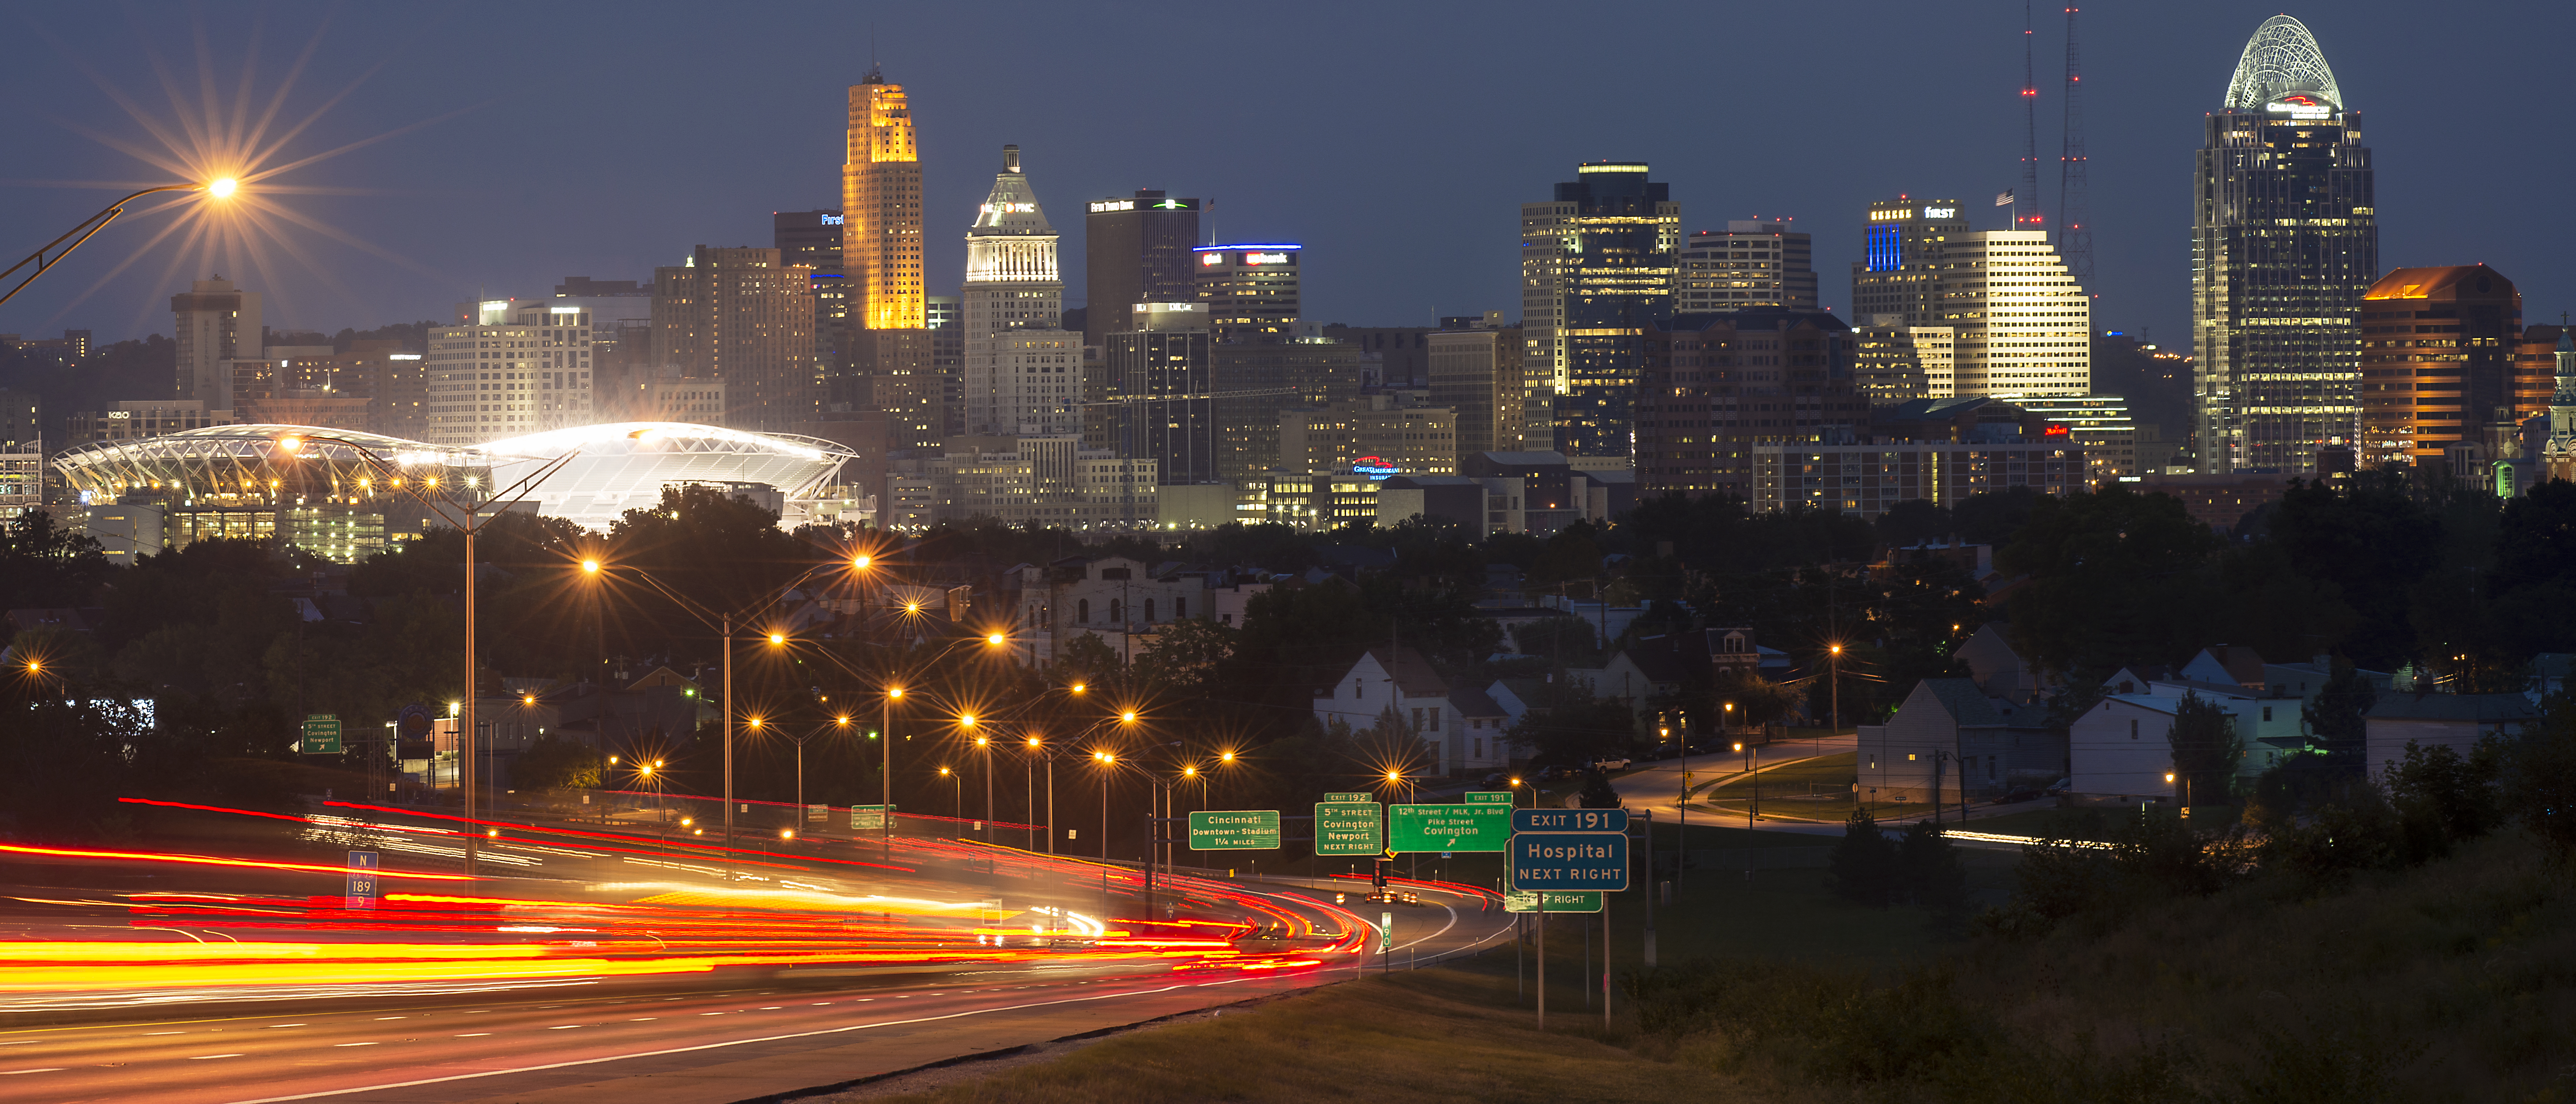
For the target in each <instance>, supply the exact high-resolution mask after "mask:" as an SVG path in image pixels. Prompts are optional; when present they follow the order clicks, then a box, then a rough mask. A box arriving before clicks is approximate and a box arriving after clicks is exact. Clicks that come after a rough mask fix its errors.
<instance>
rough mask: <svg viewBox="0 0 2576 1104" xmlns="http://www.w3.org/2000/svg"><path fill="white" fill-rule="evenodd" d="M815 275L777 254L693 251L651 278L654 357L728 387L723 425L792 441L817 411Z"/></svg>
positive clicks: (819, 403)
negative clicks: (784, 436) (786, 435)
mask: <svg viewBox="0 0 2576 1104" xmlns="http://www.w3.org/2000/svg"><path fill="white" fill-rule="evenodd" d="M813 276H814V270H813V269H810V268H806V267H804V266H802V265H787V264H781V263H780V262H779V259H778V251H777V250H775V249H710V248H708V247H706V246H703V245H702V246H699V247H698V248H697V250H696V251H695V252H693V253H691V254H690V255H689V263H687V264H685V265H678V266H668V267H663V268H657V269H654V270H653V348H654V350H655V352H656V354H657V355H659V356H660V357H661V358H662V360H663V362H664V363H666V364H670V365H676V366H678V367H679V368H680V369H681V370H682V371H684V372H685V373H687V374H688V375H692V376H704V377H709V378H713V379H720V380H723V381H725V402H726V409H725V424H726V425H728V426H731V427H733V428H735V429H750V430H760V431H765V432H772V433H792V432H796V431H797V430H798V429H799V428H801V427H802V426H803V425H804V424H805V423H807V422H809V421H812V420H813V418H814V415H815V414H816V413H817V412H818V411H819V410H820V409H821V407H822V399H823V388H822V383H823V380H822V378H821V375H820V373H817V372H816V371H815V370H814V291H813Z"/></svg>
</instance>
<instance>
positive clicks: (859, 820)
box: [850, 805, 893, 832]
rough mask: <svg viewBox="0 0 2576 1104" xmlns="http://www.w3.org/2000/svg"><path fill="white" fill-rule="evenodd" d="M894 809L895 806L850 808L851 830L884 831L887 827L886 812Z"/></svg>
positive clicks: (858, 806) (857, 806)
mask: <svg viewBox="0 0 2576 1104" xmlns="http://www.w3.org/2000/svg"><path fill="white" fill-rule="evenodd" d="M892 807H893V806H889V805H852V806H850V830H851V831H854V832H882V831H884V830H885V826H886V810H887V809H889V808H892Z"/></svg>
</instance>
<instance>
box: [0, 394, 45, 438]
mask: <svg viewBox="0 0 2576 1104" xmlns="http://www.w3.org/2000/svg"><path fill="white" fill-rule="evenodd" d="M44 432H45V403H44V397H43V396H41V395H38V394H37V393H35V392H33V391H12V390H7V389H0V452H32V451H35V450H36V449H37V448H38V447H39V446H40V445H41V444H42V440H43V437H44Z"/></svg>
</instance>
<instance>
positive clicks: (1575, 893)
mask: <svg viewBox="0 0 2576 1104" xmlns="http://www.w3.org/2000/svg"><path fill="white" fill-rule="evenodd" d="M1503 911H1504V912H1599V911H1601V893H1600V891H1599V890H1591V889H1547V890H1539V889H1531V890H1516V891H1513V892H1511V893H1506V894H1503Z"/></svg>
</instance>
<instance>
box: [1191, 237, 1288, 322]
mask: <svg viewBox="0 0 2576 1104" xmlns="http://www.w3.org/2000/svg"><path fill="white" fill-rule="evenodd" d="M1305 248H1306V247H1305V246H1302V245H1289V244H1284V243H1272V244H1265V245H1251V244H1241V243H1238V244H1234V245H1202V246H1198V247H1195V248H1193V249H1192V250H1191V251H1190V252H1191V253H1192V254H1193V256H1194V258H1195V259H1194V260H1193V262H1192V263H1191V266H1190V267H1191V268H1192V269H1193V273H1192V281H1193V285H1194V295H1195V297H1196V298H1197V299H1198V301H1199V302H1201V303H1205V304H1207V309H1208V332H1209V333H1210V334H1212V335H1214V339H1215V341H1216V343H1217V344H1219V345H1276V344H1278V343H1280V342H1282V341H1287V340H1289V339H1291V338H1294V337H1296V336H1297V322H1298V319H1299V318H1301V317H1302V316H1303V314H1302V312H1303V309H1304V308H1303V305H1302V300H1301V299H1300V297H1299V295H1298V291H1297V258H1298V256H1299V255H1300V254H1301V253H1302V252H1303V251H1304V250H1305Z"/></svg>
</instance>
